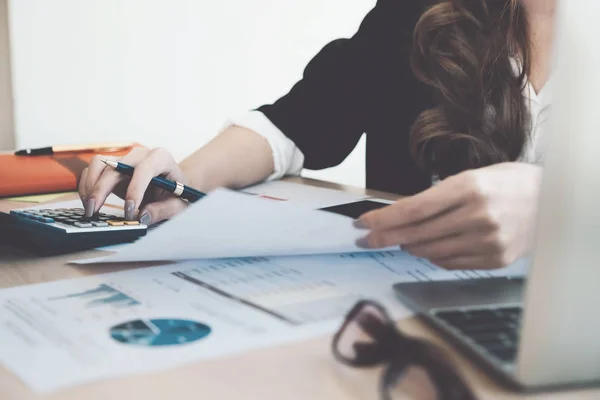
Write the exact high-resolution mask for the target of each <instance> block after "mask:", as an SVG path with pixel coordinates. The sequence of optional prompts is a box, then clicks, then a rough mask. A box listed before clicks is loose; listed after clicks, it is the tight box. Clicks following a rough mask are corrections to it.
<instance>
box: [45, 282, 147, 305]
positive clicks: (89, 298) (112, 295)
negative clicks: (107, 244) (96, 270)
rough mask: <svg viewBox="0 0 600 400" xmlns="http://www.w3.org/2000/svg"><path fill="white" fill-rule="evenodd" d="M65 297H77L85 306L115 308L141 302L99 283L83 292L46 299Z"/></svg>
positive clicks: (53, 299) (54, 299) (61, 298)
mask: <svg viewBox="0 0 600 400" xmlns="http://www.w3.org/2000/svg"><path fill="white" fill-rule="evenodd" d="M67 299H78V300H80V301H82V302H84V303H85V304H84V307H85V308H92V307H99V306H111V307H115V308H126V307H132V306H137V305H140V304H141V303H140V302H139V301H137V300H136V299H134V298H133V297H130V296H128V295H127V294H125V293H123V292H121V291H120V290H117V289H115V288H113V287H112V286H109V285H106V284H101V285H98V287H97V288H95V289H91V290H86V291H85V292H79V293H73V294H68V295H66V296H61V297H53V298H50V299H48V300H50V301H57V300H67Z"/></svg>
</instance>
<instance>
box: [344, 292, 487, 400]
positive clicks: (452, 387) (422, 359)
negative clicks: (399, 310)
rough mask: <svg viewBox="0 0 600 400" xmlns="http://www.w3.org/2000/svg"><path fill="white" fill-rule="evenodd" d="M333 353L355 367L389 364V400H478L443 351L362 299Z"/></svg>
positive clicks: (385, 379) (384, 383) (385, 385)
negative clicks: (406, 331)
mask: <svg viewBox="0 0 600 400" xmlns="http://www.w3.org/2000/svg"><path fill="white" fill-rule="evenodd" d="M332 350H333V354H334V355H335V358H336V359H337V360H338V361H340V362H341V363H343V364H346V365H349V366H352V367H359V368H366V367H373V366H376V365H386V367H385V370H384V372H383V375H382V377H381V381H380V391H381V398H382V399H383V400H396V399H405V398H411V399H419V400H421V399H427V400H475V399H476V397H475V395H474V394H473V392H472V391H471V390H470V389H469V387H468V386H467V384H466V383H465V381H464V379H463V378H462V377H461V376H460V375H459V374H458V373H457V370H456V368H455V366H454V364H453V363H452V362H451V361H450V359H449V358H448V357H447V355H446V354H445V352H444V351H443V350H442V349H441V348H439V347H438V346H436V345H434V344H433V343H428V342H425V341H422V340H418V339H413V338H410V337H408V336H406V335H404V334H403V333H402V332H400V331H399V330H398V329H397V328H396V326H395V324H394V321H393V320H392V318H390V316H389V314H388V313H387V311H386V310H385V309H384V308H383V307H382V306H381V305H379V304H378V303H376V302H373V301H370V300H362V301H359V302H358V303H357V304H356V305H355V306H354V307H353V308H352V310H350V312H349V313H348V314H347V316H346V320H345V321H344V323H343V324H342V326H341V327H340V329H339V330H338V332H337V333H336V334H335V336H334V337H333V342H332ZM415 392H417V393H415Z"/></svg>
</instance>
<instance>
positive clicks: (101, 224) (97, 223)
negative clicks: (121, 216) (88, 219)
mask: <svg viewBox="0 0 600 400" xmlns="http://www.w3.org/2000/svg"><path fill="white" fill-rule="evenodd" d="M92 225H94V226H95V227H96V228H104V227H105V226H108V223H107V222H104V221H92Z"/></svg>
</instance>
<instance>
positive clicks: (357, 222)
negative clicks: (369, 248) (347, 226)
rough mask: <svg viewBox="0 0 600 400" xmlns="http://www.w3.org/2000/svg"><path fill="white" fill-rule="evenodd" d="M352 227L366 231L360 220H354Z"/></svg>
mask: <svg viewBox="0 0 600 400" xmlns="http://www.w3.org/2000/svg"><path fill="white" fill-rule="evenodd" d="M353 225H354V227H355V228H358V229H368V228H367V225H365V223H364V222H363V220H362V219H355V220H354V223H353Z"/></svg>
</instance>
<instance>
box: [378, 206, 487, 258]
mask: <svg viewBox="0 0 600 400" xmlns="http://www.w3.org/2000/svg"><path fill="white" fill-rule="evenodd" d="M488 220H489V218H487V216H486V214H485V212H484V211H474V210H473V207H472V206H471V205H470V204H466V205H463V206H460V207H458V208H455V209H453V210H450V211H448V212H446V213H445V214H441V215H438V216H436V217H433V218H432V219H429V220H426V221H423V222H419V223H416V224H412V225H406V226H401V227H398V228H392V229H388V230H373V231H371V232H370V233H369V234H368V235H367V243H369V244H370V245H371V246H372V247H373V248H381V247H388V246H393V245H399V246H403V247H404V246H409V245H412V244H417V243H422V242H430V241H434V240H437V239H443V238H447V237H449V236H455V235H459V234H465V233H469V232H472V231H483V229H484V228H485V224H486V221H488Z"/></svg>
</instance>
